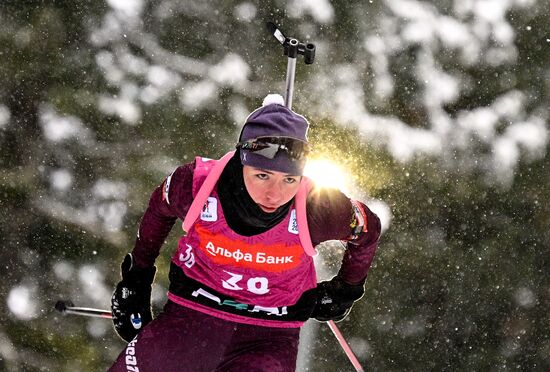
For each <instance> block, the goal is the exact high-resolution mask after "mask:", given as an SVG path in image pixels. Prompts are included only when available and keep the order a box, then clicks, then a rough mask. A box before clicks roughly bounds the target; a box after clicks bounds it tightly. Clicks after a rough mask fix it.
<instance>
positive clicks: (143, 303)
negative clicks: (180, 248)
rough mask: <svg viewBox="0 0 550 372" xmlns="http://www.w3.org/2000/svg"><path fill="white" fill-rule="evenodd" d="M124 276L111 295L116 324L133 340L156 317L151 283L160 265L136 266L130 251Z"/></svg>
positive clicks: (122, 335) (125, 259) (123, 337)
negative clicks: (152, 303)
mask: <svg viewBox="0 0 550 372" xmlns="http://www.w3.org/2000/svg"><path fill="white" fill-rule="evenodd" d="M120 268H121V271H122V280H121V281H120V282H119V283H118V284H117V286H116V289H115V291H114V293H113V296H112V297H111V311H112V314H113V324H114V326H115V330H116V331H117V333H118V335H119V336H120V337H121V338H122V339H124V340H125V341H127V342H130V341H131V340H132V339H133V338H134V337H135V336H136V335H137V334H138V333H139V331H140V330H141V329H143V327H145V326H146V325H147V324H148V323H150V322H151V320H152V319H153V317H152V314H151V284H152V283H153V279H154V278H155V272H156V267H155V266H152V267H148V268H138V267H135V266H133V260H132V255H131V254H130V253H128V254H127V255H126V257H125V258H124V261H123V262H122V264H121V266H120Z"/></svg>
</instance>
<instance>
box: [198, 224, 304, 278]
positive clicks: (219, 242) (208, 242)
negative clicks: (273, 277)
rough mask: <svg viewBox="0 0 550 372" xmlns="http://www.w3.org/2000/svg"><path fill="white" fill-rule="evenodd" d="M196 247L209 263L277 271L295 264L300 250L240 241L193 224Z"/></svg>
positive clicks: (285, 245) (279, 244) (284, 245)
mask: <svg viewBox="0 0 550 372" xmlns="http://www.w3.org/2000/svg"><path fill="white" fill-rule="evenodd" d="M195 228H196V231H197V233H198V235H199V239H200V240H199V241H200V242H199V248H200V250H201V251H203V252H204V253H206V254H207V257H208V258H210V260H212V261H213V262H215V263H217V264H220V265H231V266H235V267H243V268H251V269H257V270H262V271H269V272H281V271H285V270H290V269H292V268H294V267H296V266H298V265H299V264H300V262H301V258H302V255H303V253H304V250H303V248H302V246H301V245H299V244H293V245H289V244H284V243H278V244H269V245H267V244H264V243H257V244H243V242H241V241H235V240H232V239H229V238H228V237H225V236H223V235H217V234H213V233H211V232H210V231H209V230H207V229H206V228H204V227H202V226H196V227H195Z"/></svg>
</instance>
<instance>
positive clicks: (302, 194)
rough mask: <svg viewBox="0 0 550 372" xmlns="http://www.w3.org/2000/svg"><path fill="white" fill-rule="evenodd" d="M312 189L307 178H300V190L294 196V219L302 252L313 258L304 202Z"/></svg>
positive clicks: (313, 251) (311, 183) (313, 253)
mask: <svg viewBox="0 0 550 372" xmlns="http://www.w3.org/2000/svg"><path fill="white" fill-rule="evenodd" d="M312 187H313V182H312V181H311V180H310V179H309V178H307V177H302V181H301V182H300V188H299V189H298V193H297V194H296V197H295V198H296V199H295V200H296V219H297V222H298V231H299V236H300V243H301V244H302V247H303V248H304V251H305V252H306V254H307V255H308V256H311V257H314V256H317V253H318V252H317V250H316V249H315V248H313V244H312V243H311V235H310V234H309V226H308V224H307V211H306V204H307V203H306V200H307V195H308V194H309V191H310V190H311V188H312Z"/></svg>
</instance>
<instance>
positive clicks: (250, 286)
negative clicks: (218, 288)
mask: <svg viewBox="0 0 550 372" xmlns="http://www.w3.org/2000/svg"><path fill="white" fill-rule="evenodd" d="M224 271H225V272H226V273H227V274H229V276H230V278H229V279H227V280H222V286H223V287H224V288H226V289H230V290H232V291H242V290H243V289H244V288H243V287H241V286H240V285H239V283H241V282H242V279H243V276H242V275H241V274H235V273H232V272H229V271H226V270H224ZM246 290H247V291H248V292H252V293H254V294H258V295H263V294H266V293H268V292H269V288H268V280H267V278H263V277H255V278H249V279H248V280H247V281H246Z"/></svg>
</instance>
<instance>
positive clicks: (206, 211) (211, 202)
mask: <svg viewBox="0 0 550 372" xmlns="http://www.w3.org/2000/svg"><path fill="white" fill-rule="evenodd" d="M201 220H203V221H209V222H213V221H217V220H218V199H216V198H214V197H212V196H209V197H208V199H207V200H206V203H204V207H202V211H201Z"/></svg>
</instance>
